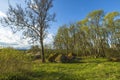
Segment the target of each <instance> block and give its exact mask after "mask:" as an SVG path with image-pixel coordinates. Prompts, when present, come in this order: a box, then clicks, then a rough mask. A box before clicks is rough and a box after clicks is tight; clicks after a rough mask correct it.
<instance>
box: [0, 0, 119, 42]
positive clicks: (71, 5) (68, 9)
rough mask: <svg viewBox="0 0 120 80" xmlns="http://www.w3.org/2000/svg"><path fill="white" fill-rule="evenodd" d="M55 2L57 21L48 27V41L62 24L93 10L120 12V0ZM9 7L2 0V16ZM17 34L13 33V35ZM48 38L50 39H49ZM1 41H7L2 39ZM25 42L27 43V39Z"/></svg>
mask: <svg viewBox="0 0 120 80" xmlns="http://www.w3.org/2000/svg"><path fill="white" fill-rule="evenodd" d="M23 1H24V0H10V3H11V4H12V5H15V3H23ZM53 4H54V7H53V8H52V9H51V12H55V13H56V22H54V23H52V24H51V28H50V29H48V32H49V34H48V38H47V39H46V42H47V43H49V42H50V39H52V35H55V34H56V32H57V30H58V28H59V27H60V26H62V25H64V24H69V23H74V22H77V21H80V20H81V19H84V18H85V16H86V15H87V14H88V13H89V12H91V11H93V10H98V9H102V10H104V11H105V13H108V12H112V11H119V12H120V0H54V2H53ZM7 9H8V0H1V1H0V16H4V13H5V12H6V11H7ZM0 30H2V32H1V34H5V33H6V32H5V31H3V30H4V28H0ZM17 35H19V34H17ZM17 35H14V34H12V33H11V37H13V36H17ZM49 38H50V39H49ZM19 39H20V38H18V41H19ZM48 39H49V41H47V40H48ZM0 40H1V37H0ZM8 41H9V40H8ZM1 42H7V41H4V40H3V41H2V40H1ZM16 42H17V41H16ZM22 42H23V41H22ZM14 43H15V41H14ZM25 43H26V44H27V41H26V40H25ZM12 44H13V43H12Z"/></svg>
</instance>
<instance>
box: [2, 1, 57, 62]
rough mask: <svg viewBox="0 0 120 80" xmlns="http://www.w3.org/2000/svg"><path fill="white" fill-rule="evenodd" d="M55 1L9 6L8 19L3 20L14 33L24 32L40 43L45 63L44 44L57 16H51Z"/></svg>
mask: <svg viewBox="0 0 120 80" xmlns="http://www.w3.org/2000/svg"><path fill="white" fill-rule="evenodd" d="M52 2H53V0H25V5H24V7H22V5H21V4H16V7H14V6H12V5H11V4H10V5H9V9H8V12H7V17H4V18H3V19H2V21H1V22H2V24H3V25H4V26H8V27H10V28H11V29H12V30H13V31H14V32H17V31H22V32H23V35H24V36H25V37H26V38H28V37H29V38H31V41H33V42H34V41H38V42H39V43H40V45H41V57H42V62H45V57H44V43H43V40H44V38H45V35H46V29H47V28H48V27H49V23H50V22H51V21H54V18H55V14H50V12H49V10H50V9H51V8H52V7H53V4H52Z"/></svg>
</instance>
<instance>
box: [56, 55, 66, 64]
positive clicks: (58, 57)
mask: <svg viewBox="0 0 120 80" xmlns="http://www.w3.org/2000/svg"><path fill="white" fill-rule="evenodd" d="M55 62H62V63H65V62H68V59H67V57H66V56H65V55H64V54H59V55H58V56H57V57H56V58H55Z"/></svg>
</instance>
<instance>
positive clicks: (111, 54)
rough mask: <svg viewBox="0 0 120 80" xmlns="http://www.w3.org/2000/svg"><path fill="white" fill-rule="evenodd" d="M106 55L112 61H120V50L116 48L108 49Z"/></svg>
mask: <svg viewBox="0 0 120 80" xmlns="http://www.w3.org/2000/svg"><path fill="white" fill-rule="evenodd" d="M106 57H107V58H108V60H110V61H115V62H120V52H119V51H118V50H116V49H106Z"/></svg>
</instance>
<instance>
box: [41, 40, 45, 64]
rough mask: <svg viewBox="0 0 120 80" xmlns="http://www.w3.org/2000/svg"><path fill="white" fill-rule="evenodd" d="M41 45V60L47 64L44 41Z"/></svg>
mask: <svg viewBox="0 0 120 80" xmlns="http://www.w3.org/2000/svg"><path fill="white" fill-rule="evenodd" d="M40 43H41V58H42V63H44V62H45V55H44V46H43V40H41V41H40Z"/></svg>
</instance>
